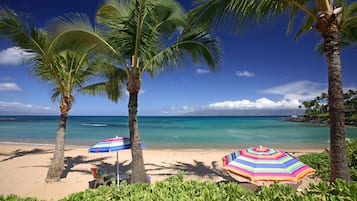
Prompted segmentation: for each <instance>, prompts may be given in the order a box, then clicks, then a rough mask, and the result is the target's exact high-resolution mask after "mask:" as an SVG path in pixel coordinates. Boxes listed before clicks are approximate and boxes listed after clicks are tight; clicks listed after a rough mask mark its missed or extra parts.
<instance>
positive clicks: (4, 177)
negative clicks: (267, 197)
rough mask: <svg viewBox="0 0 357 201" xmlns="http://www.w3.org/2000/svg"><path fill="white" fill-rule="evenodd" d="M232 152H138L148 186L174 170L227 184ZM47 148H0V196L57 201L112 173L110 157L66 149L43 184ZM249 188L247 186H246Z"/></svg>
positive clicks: (124, 166)
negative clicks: (96, 171)
mask: <svg viewBox="0 0 357 201" xmlns="http://www.w3.org/2000/svg"><path fill="white" fill-rule="evenodd" d="M232 151H236V150H233V149H144V150H143V153H144V162H145V168H146V170H147V174H148V175H150V176H151V183H154V182H156V181H159V180H162V179H164V178H167V177H169V176H172V175H176V174H177V173H178V172H179V171H183V172H184V175H185V179H188V180H189V179H198V180H202V181H204V180H210V181H214V182H225V181H230V180H233V178H232V177H230V176H229V175H228V174H227V173H225V172H224V171H223V170H222V161H221V158H222V156H224V155H225V154H228V153H230V152H232ZM284 151H287V152H290V153H293V154H295V155H299V154H302V153H307V152H321V151H323V150H318V149H301V150H298V149H295V150H288V149H285V150H284ZM52 155H53V146H49V145H46V146H44V145H11V144H1V146H0V170H1V171H0V178H1V180H0V194H3V195H8V194H16V195H18V196H21V197H37V198H39V199H44V200H58V199H60V198H64V197H65V196H67V195H69V194H71V193H75V192H80V191H84V190H85V189H87V188H89V187H90V184H91V183H92V181H93V176H92V174H91V172H90V168H91V167H99V168H101V169H104V170H106V171H112V172H115V161H116V154H115V153H97V154H93V153H88V148H87V147H79V146H66V150H65V170H64V172H63V179H61V181H58V182H54V183H46V182H45V177H46V173H47V169H48V166H49V164H50V160H51V157H52ZM119 163H120V171H121V172H124V173H128V174H130V163H131V153H130V150H123V151H120V152H119ZM309 182H313V180H311V179H310V178H305V179H304V180H303V182H302V183H301V184H299V188H304V187H305V186H307V184H308V183H309ZM247 187H248V188H249V186H247Z"/></svg>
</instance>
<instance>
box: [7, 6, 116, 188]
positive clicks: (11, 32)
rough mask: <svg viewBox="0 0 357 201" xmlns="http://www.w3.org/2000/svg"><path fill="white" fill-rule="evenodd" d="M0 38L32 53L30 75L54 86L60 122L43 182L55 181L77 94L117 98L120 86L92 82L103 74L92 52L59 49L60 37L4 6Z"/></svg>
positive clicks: (59, 176) (74, 48)
mask: <svg viewBox="0 0 357 201" xmlns="http://www.w3.org/2000/svg"><path fill="white" fill-rule="evenodd" d="M0 36H2V37H3V38H6V39H10V40H11V41H12V42H13V44H14V45H16V46H18V47H20V48H21V49H22V50H24V51H25V52H27V53H31V55H32V57H31V59H30V62H31V63H30V64H31V65H32V66H33V67H32V69H31V71H32V73H33V75H34V76H35V77H37V78H39V79H40V80H41V81H43V82H46V83H50V84H51V85H52V86H53V94H52V100H53V101H58V103H59V109H60V120H59V124H58V129H57V135H56V145H55V151H54V155H53V158H52V162H51V165H50V168H49V170H48V172H47V177H46V181H47V182H51V181H57V180H59V179H60V178H61V175H62V174H63V170H64V147H65V135H66V125H67V116H68V113H69V111H70V110H71V108H72V104H73V103H74V100H75V97H76V95H77V94H79V93H83V94H91V95H94V94H97V93H100V94H104V93H108V91H110V90H114V91H115V92H110V93H111V94H114V95H115V96H117V97H118V96H120V91H118V87H119V85H118V84H117V83H116V85H113V80H111V81H110V82H109V81H108V82H103V81H100V82H93V79H94V78H97V77H98V76H100V75H101V74H103V73H100V68H98V66H97V65H94V64H95V62H93V54H92V53H93V52H92V51H91V50H92V49H91V48H86V49H82V48H81V47H80V46H67V47H66V48H61V47H64V45H63V44H60V43H59V41H61V40H60V37H61V35H60V34H59V35H58V37H57V38H50V37H49V36H48V34H47V32H46V31H45V30H42V29H37V28H36V27H34V25H33V23H32V21H31V19H30V17H29V16H28V15H24V14H20V13H19V14H18V13H15V12H14V11H13V10H11V9H9V8H7V7H0ZM103 75H104V74H103ZM113 86H114V87H113ZM108 94H109V93H108ZM111 96H113V95H111Z"/></svg>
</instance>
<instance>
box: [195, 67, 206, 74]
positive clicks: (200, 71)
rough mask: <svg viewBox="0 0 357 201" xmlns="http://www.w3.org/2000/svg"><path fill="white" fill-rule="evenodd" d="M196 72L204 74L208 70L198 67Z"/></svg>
mask: <svg viewBox="0 0 357 201" xmlns="http://www.w3.org/2000/svg"><path fill="white" fill-rule="evenodd" d="M196 73H197V74H206V73H209V70H207V69H201V68H198V69H197V70H196Z"/></svg>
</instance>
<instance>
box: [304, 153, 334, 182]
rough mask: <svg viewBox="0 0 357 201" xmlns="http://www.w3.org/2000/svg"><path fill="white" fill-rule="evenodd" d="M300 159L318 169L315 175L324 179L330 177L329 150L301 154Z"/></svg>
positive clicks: (326, 179)
mask: <svg viewBox="0 0 357 201" xmlns="http://www.w3.org/2000/svg"><path fill="white" fill-rule="evenodd" d="M299 160H300V161H301V162H303V163H305V164H307V165H309V166H310V167H312V168H314V169H315V170H316V172H315V174H314V176H315V177H319V178H321V179H322V180H324V181H328V180H329V179H330V154H329V153H328V152H322V153H311V154H305V155H301V156H299Z"/></svg>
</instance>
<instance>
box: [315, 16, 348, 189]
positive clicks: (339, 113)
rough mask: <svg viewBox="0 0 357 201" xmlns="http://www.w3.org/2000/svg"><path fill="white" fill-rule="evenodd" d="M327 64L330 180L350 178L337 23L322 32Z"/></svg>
mask: <svg viewBox="0 0 357 201" xmlns="http://www.w3.org/2000/svg"><path fill="white" fill-rule="evenodd" d="M322 35H323V37H324V45H325V52H326V59H327V65H328V102H329V103H328V104H329V115H330V156H331V159H330V162H331V164H330V166H331V174H330V181H331V182H332V181H335V180H336V178H342V179H345V180H350V179H351V177H350V171H349V168H348V160H347V151H346V139H345V138H346V136H345V130H344V126H345V115H344V99H343V89H342V68H341V61H340V38H339V33H338V26H337V23H331V24H330V26H329V28H328V29H327V32H325V33H323V34H322Z"/></svg>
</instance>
